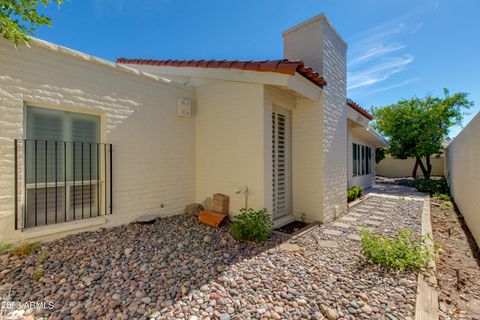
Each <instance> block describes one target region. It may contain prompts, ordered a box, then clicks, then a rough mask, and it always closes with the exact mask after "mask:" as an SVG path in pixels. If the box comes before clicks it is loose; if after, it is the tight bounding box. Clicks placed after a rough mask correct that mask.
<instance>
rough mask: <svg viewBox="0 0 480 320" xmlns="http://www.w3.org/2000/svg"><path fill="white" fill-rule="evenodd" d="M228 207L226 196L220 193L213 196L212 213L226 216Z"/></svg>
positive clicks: (228, 201) (228, 202)
mask: <svg viewBox="0 0 480 320" xmlns="http://www.w3.org/2000/svg"><path fill="white" fill-rule="evenodd" d="M229 206H230V198H229V197H228V196H227V195H224V194H221V193H215V194H214V195H213V207H212V211H215V212H221V213H225V214H228V209H229Z"/></svg>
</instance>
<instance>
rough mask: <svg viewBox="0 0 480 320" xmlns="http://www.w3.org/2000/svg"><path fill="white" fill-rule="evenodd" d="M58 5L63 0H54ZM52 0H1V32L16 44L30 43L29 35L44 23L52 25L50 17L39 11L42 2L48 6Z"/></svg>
mask: <svg viewBox="0 0 480 320" xmlns="http://www.w3.org/2000/svg"><path fill="white" fill-rule="evenodd" d="M53 1H54V2H56V3H57V4H58V5H60V4H62V2H63V0H53ZM50 2H52V0H1V1H0V32H1V33H2V35H3V37H4V38H5V39H7V40H10V41H12V42H13V43H14V44H15V46H17V45H18V44H19V43H24V44H28V40H29V38H28V36H29V35H33V33H34V31H35V30H36V29H38V28H39V27H41V26H42V25H47V26H49V25H51V23H52V21H51V19H50V18H49V17H46V16H45V15H43V14H40V13H38V7H39V5H40V4H42V5H43V6H45V7H46V6H47V5H48V4H49V3H50Z"/></svg>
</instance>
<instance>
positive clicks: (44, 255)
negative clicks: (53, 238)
mask: <svg viewBox="0 0 480 320" xmlns="http://www.w3.org/2000/svg"><path fill="white" fill-rule="evenodd" d="M37 258H38V262H40V263H43V262H44V261H45V259H46V258H47V256H46V254H45V252H43V251H42V252H40V253H39V254H38V256H37Z"/></svg>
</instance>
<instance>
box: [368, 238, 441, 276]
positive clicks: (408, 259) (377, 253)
mask: <svg viewBox="0 0 480 320" xmlns="http://www.w3.org/2000/svg"><path fill="white" fill-rule="evenodd" d="M361 237H362V247H361V251H362V254H363V255H364V256H365V257H366V258H367V259H368V260H369V261H370V262H373V263H377V264H380V265H381V266H383V267H385V268H392V269H400V270H403V271H405V270H420V269H426V268H428V266H429V264H430V262H431V261H433V260H435V259H436V257H437V256H438V254H440V245H439V244H438V243H435V244H434V245H433V248H431V247H429V246H428V245H427V243H426V241H427V239H428V238H427V237H425V236H421V237H419V238H416V237H414V236H413V234H412V232H411V231H410V230H407V229H403V230H401V231H399V232H398V233H397V234H396V235H395V236H394V237H393V238H388V237H384V236H382V235H380V234H378V232H377V231H369V230H367V229H364V230H362V232H361Z"/></svg>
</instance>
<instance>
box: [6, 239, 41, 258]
mask: <svg viewBox="0 0 480 320" xmlns="http://www.w3.org/2000/svg"><path fill="white" fill-rule="evenodd" d="M39 247H40V242H32V243H29V242H24V243H22V244H21V245H20V246H18V247H16V248H14V249H13V250H12V254H13V255H14V256H29V255H32V254H34V253H35V252H36V251H37V249H38V248H39Z"/></svg>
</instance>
